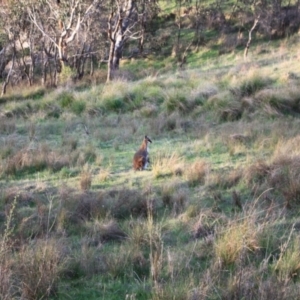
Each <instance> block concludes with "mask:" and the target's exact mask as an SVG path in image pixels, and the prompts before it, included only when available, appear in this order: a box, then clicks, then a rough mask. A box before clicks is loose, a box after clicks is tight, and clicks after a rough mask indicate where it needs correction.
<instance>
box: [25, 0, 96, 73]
mask: <svg viewBox="0 0 300 300" xmlns="http://www.w3.org/2000/svg"><path fill="white" fill-rule="evenodd" d="M23 1H25V0H23ZM99 3H100V0H99V1H97V0H95V1H91V0H90V1H84V0H70V1H64V2H60V1H51V0H42V1H37V0H36V1H31V2H30V4H27V13H28V16H29V19H30V21H31V22H32V24H34V26H35V27H36V28H37V29H38V30H39V31H40V33H41V34H42V36H43V47H44V49H43V50H44V52H45V56H46V58H47V62H46V63H44V66H47V63H49V61H50V60H54V62H55V66H56V69H57V71H58V72H61V71H64V68H65V66H66V65H68V64H69V57H68V49H69V48H70V47H71V45H72V44H73V43H74V42H75V38H76V36H78V34H79V31H80V29H82V28H83V27H84V24H86V22H87V20H88V19H89V17H90V15H91V14H92V13H93V12H94V11H95V10H96V8H97V7H98V5H99ZM24 4H25V2H24ZM86 49H89V47H86V45H84V47H83V48H82V49H81V56H82V53H83V52H84V51H85V50H86ZM75 52H76V51H75ZM78 53H79V52H78V51H77V55H78ZM79 70H81V71H80V72H81V73H82V68H78V71H79ZM44 78H45V75H44Z"/></svg>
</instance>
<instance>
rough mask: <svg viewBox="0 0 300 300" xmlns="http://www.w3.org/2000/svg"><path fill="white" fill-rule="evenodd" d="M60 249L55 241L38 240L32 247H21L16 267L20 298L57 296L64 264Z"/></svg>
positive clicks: (58, 243)
mask: <svg viewBox="0 0 300 300" xmlns="http://www.w3.org/2000/svg"><path fill="white" fill-rule="evenodd" d="M62 247H63V245H62V244H61V242H60V241H59V240H56V239H47V240H40V241H36V244H35V245H34V246H23V247H22V249H21V251H20V252H19V253H18V256H17V266H16V268H17V269H16V274H17V276H18V279H19V281H20V289H21V295H22V298H25V299H32V300H33V299H42V298H49V297H50V296H55V295H57V292H58V282H59V279H60V275H61V272H62V271H63V269H64V263H65V259H64V258H63V255H62V254H63V252H62V250H63V248H62Z"/></svg>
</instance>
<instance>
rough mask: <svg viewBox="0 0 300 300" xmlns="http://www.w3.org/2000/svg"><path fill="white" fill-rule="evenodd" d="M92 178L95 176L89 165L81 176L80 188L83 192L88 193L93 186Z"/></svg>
mask: <svg viewBox="0 0 300 300" xmlns="http://www.w3.org/2000/svg"><path fill="white" fill-rule="evenodd" d="M92 177H93V174H92V172H91V170H90V169H89V167H88V165H85V167H84V168H83V170H82V172H81V174H80V179H79V182H80V188H81V190H82V191H88V190H89V189H90V188H91V186H92Z"/></svg>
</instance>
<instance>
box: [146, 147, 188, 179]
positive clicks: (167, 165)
mask: <svg viewBox="0 0 300 300" xmlns="http://www.w3.org/2000/svg"><path fill="white" fill-rule="evenodd" d="M151 165H152V173H153V175H154V177H155V178H161V177H169V176H172V175H174V176H180V175H182V174H183V173H184V169H185V165H184V162H183V160H182V158H181V157H179V156H178V154H177V153H175V152H173V153H170V154H169V153H168V152H164V153H160V154H159V155H157V156H152V164H151Z"/></svg>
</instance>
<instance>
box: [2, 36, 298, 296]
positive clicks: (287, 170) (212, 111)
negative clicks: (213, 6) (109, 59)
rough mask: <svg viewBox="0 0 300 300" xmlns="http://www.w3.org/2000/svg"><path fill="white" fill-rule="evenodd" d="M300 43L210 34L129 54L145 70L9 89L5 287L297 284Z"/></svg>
mask: <svg viewBox="0 0 300 300" xmlns="http://www.w3.org/2000/svg"><path fill="white" fill-rule="evenodd" d="M299 55H300V52H299V50H298V42H297V39H296V37H292V38H290V39H287V40H282V41H280V42H278V41H277V42H270V43H268V44H267V43H265V44H263V43H261V44H258V45H253V47H252V48H250V52H249V56H248V57H247V59H246V60H244V58H243V50H240V51H238V50H234V51H232V52H230V53H227V54H224V55H218V54H216V53H215V52H214V51H213V50H212V49H211V48H209V47H207V48H206V47H202V48H201V49H200V51H199V52H197V53H196V52H195V53H190V54H189V56H188V57H187V63H186V65H185V66H184V67H183V68H177V67H176V64H175V62H174V60H172V59H171V58H169V57H168V58H166V59H162V60H161V61H159V62H158V61H155V59H149V60H145V61H143V62H141V61H139V60H132V61H126V62H124V63H123V65H122V70H124V74H129V73H126V72H133V73H135V74H136V77H137V78H138V77H140V78H142V79H140V80H134V81H129V80H127V79H126V78H127V77H126V76H124V78H123V79H119V80H117V81H114V82H111V83H109V84H93V83H91V84H89V85H84V86H81V87H78V86H71V87H70V86H66V87H60V88H58V89H57V90H43V89H40V88H32V89H28V88H23V89H20V91H15V92H13V91H10V92H9V94H8V95H7V96H5V98H2V99H1V104H0V105H1V118H0V145H1V147H0V157H1V160H0V176H1V182H0V187H1V198H0V199H1V200H0V228H1V231H0V232H1V240H0V242H1V244H0V298H1V299H44V298H46V299H47V298H53V299H55V298H58V299H132V300H133V299H190V300H192V299H270V298H271V299H273V300H275V299H297V298H299V297H300V285H299V277H298V275H299V270H300V248H299V243H300V235H299V229H300V218H299V204H300V171H299V170H300V168H299V166H300V150H299V149H300V147H299V146H300V136H299V126H300V119H299V113H300V88H299V83H300V73H299ZM145 69H147V70H146V71H145ZM145 134H147V135H149V136H150V137H151V139H152V141H153V143H152V144H151V145H150V157H151V166H150V168H149V169H148V170H146V171H141V172H135V171H133V169H132V158H133V155H134V153H135V151H136V150H137V149H138V148H139V146H140V143H141V142H142V139H143V137H144V135H145Z"/></svg>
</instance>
